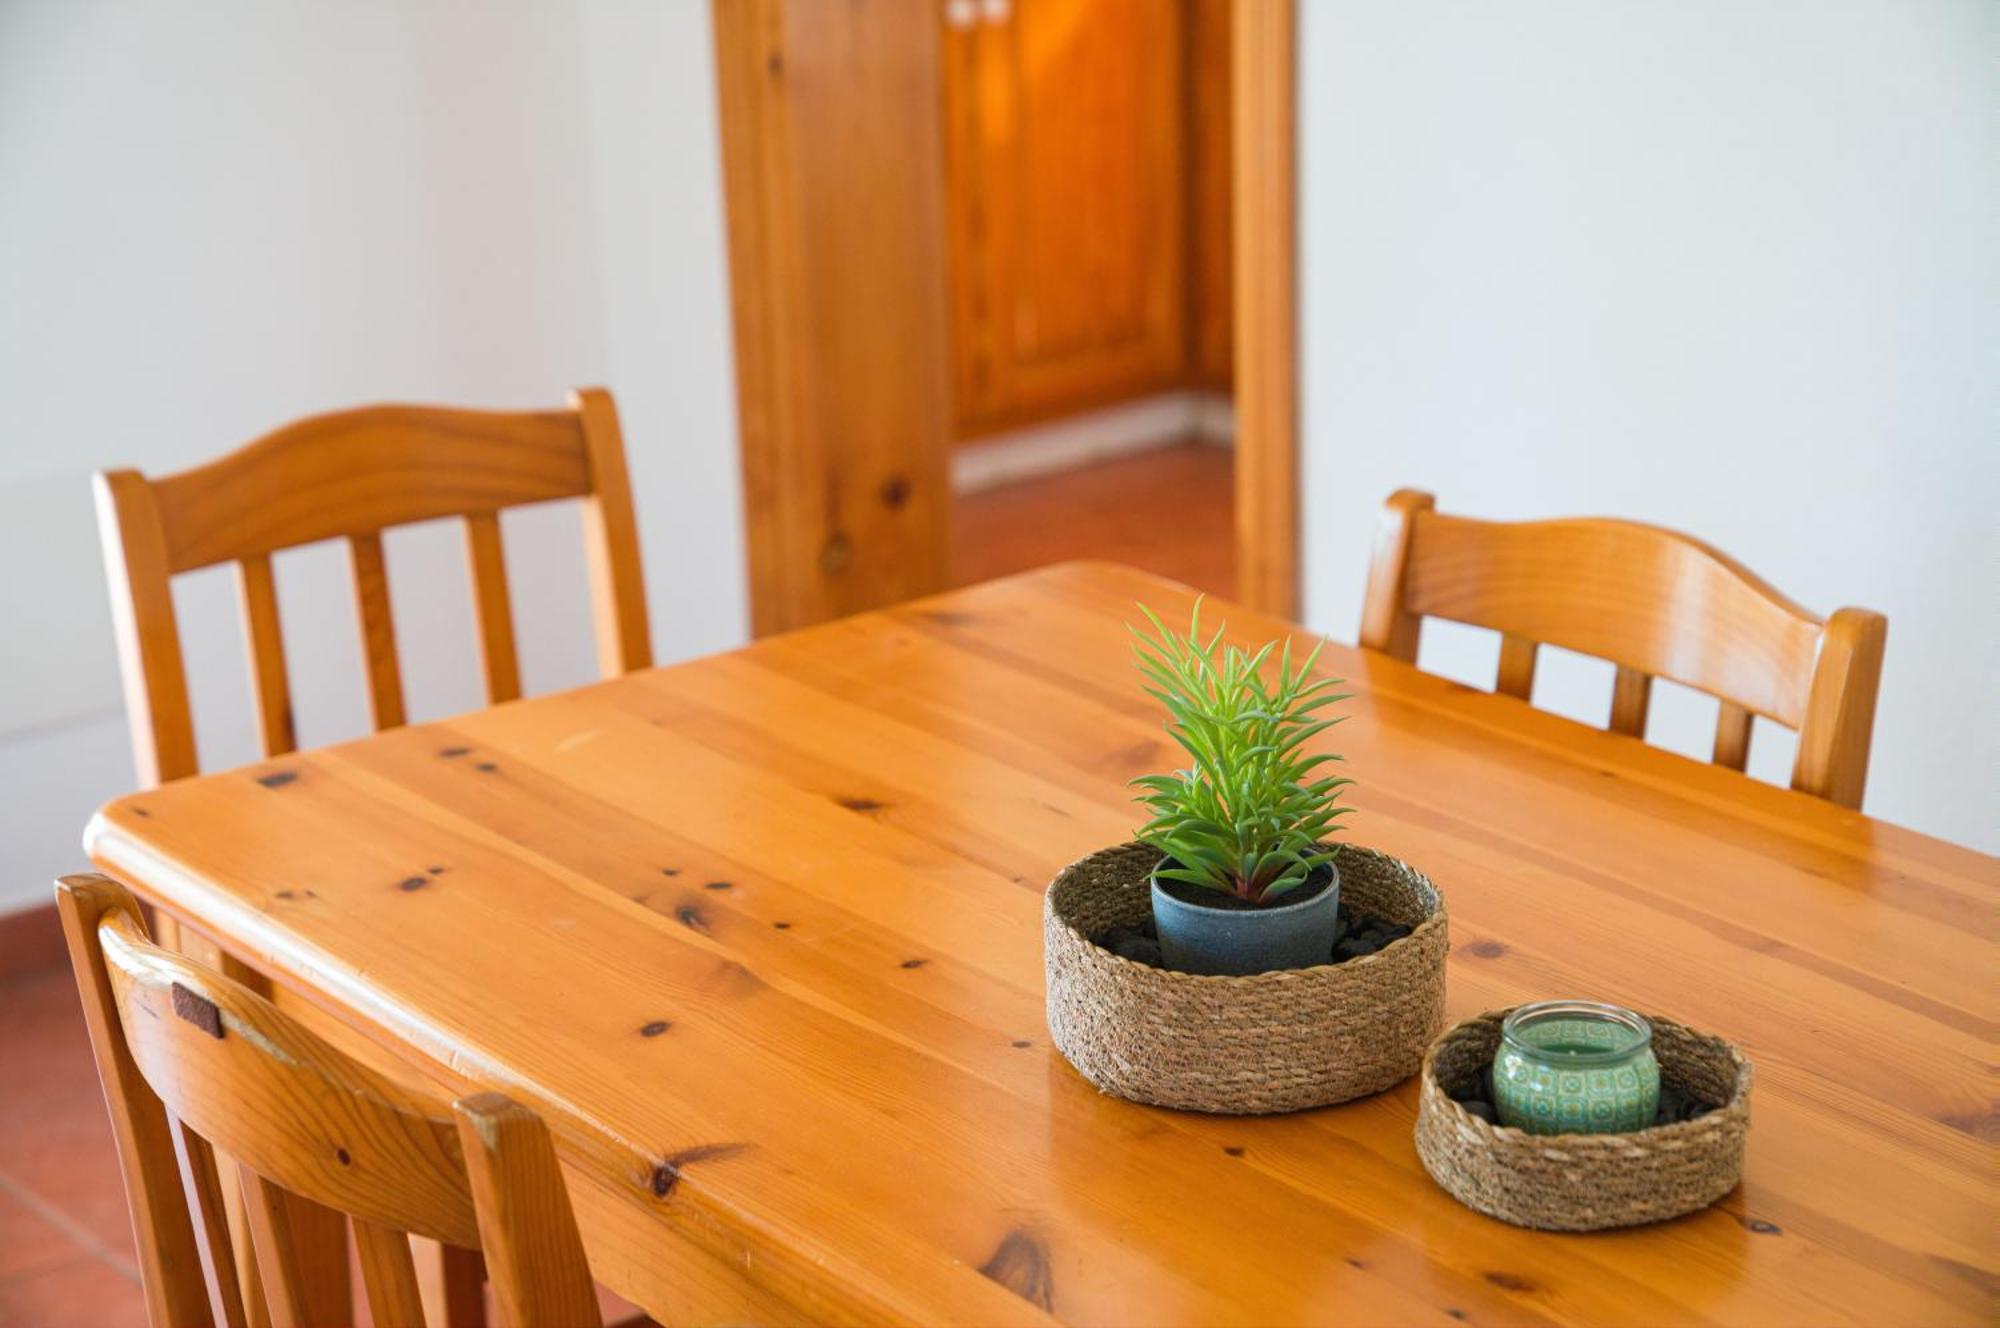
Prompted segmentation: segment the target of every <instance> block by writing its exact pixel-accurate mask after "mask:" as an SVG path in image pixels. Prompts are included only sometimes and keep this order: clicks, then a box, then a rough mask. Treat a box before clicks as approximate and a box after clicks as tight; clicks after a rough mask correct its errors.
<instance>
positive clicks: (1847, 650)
mask: <svg viewBox="0 0 2000 1328" xmlns="http://www.w3.org/2000/svg"><path fill="white" fill-rule="evenodd" d="M1436 505H1437V500H1436V499H1435V498H1434V497H1433V496H1432V495H1430V494H1428V493H1424V492H1421V491H1419V490H1416V489H1403V490H1400V491H1398V492H1397V493H1395V494H1393V495H1392V496H1391V497H1390V498H1389V501H1388V503H1387V505H1386V506H1385V507H1384V509H1383V513H1382V522H1381V526H1380V530H1379V533H1378V534H1377V536H1376V541H1375V555H1374V561H1373V563H1372V565H1371V566H1370V568H1369V572H1368V594H1367V600H1366V604H1365V606H1364V607H1363V609H1362V615H1361V644H1362V645H1363V646H1365V647H1368V648H1370V649H1373V650H1380V651H1383V652H1384V653H1386V654H1389V655H1393V656H1395V657H1396V658H1397V659H1402V660H1408V661H1411V662H1414V661H1415V660H1416V657H1417V638H1418V634H1419V631H1420V629H1421V626H1422V620H1423V619H1424V618H1426V617H1432V618H1448V619H1451V620H1452V621H1455V622H1463V623H1472V624H1474V625H1476V626H1479V627H1490V628H1494V629H1497V630H1498V631H1499V632H1500V633H1501V644H1500V675H1499V680H1498V684H1497V687H1496V690H1498V691H1501V692H1504V693H1506V694H1507V695H1509V696H1517V697H1520V698H1521V699H1522V700H1527V699H1528V696H1529V692H1530V691H1531V689H1532V688H1533V685H1534V680H1535V652H1536V649H1537V647H1538V646H1539V645H1541V644H1548V645H1554V646H1560V647H1562V648H1564V649H1567V650H1575V651H1579V652H1581V653H1583V654H1586V655H1593V656H1596V657H1597V658H1599V659H1606V660H1610V661H1611V662H1612V663H1613V664H1616V665H1617V666H1618V673H1617V681H1616V683H1615V684H1614V686H1613V691H1612V697H1611V724H1610V727H1611V728H1612V730H1613V731H1615V732H1618V733H1627V734H1631V735H1632V736H1634V737H1639V738H1643V737H1644V736H1645V733H1646V711H1647V704H1648V701H1649V699H1650V697H1651V689H1652V684H1653V679H1654V678H1656V677H1659V678H1668V679H1671V680H1673V681H1674V682H1678V683H1683V684H1685V685H1687V686H1689V687H1693V688H1696V689H1698V690H1700V691H1704V692H1707V693H1709V694H1710V695H1712V696H1715V697H1717V698H1718V699H1720V701H1721V702H1722V712H1721V717H1720V718H1719V719H1718V720H1717V722H1716V730H1715V762H1716V764H1718V765H1724V766H1728V767H1729V768H1730V769H1732V770H1741V769H1743V768H1744V765H1745V763H1746V762H1747V761H1748V760H1749V755H1750V726H1751V720H1752V717H1753V716H1757V715H1762V716H1764V717H1765V718H1766V719H1772V720H1776V721H1777V722H1778V723H1780V724H1783V725H1785V726H1786V727H1788V728H1794V729H1797V730H1798V733H1799V749H1798V759H1797V760H1796V761H1795V762H1793V765H1792V787H1793V788H1795V789H1799V790H1802V791H1803V792H1806V793H1811V794H1814V795H1816V796H1818V797H1822V798H1825V799H1827V800H1829V801H1831V802H1834V803H1837V804H1839V805H1840V806H1843V807H1854V808H1858V807H1860V805H1861V793H1862V789H1863V787H1864V786H1865V785H1866V783H1867V781H1868V747H1869V742H1870V740H1871V738H1872V736H1873V733H1874V728H1875V696H1876V691H1877V689H1878V687H1879V685H1880V683H1881V678H1882V648H1883V643H1884V640H1885V638H1886V637H1887V634H1888V626H1889V625H1888V620H1887V619H1886V618H1884V617H1883V616H1882V615H1881V614H1879V613H1873V612H1870V611H1869V610H1867V609H1839V610H1836V611H1835V613H1834V614H1833V616H1832V617H1830V618H1827V619H1824V620H1822V619H1820V618H1818V617H1816V616H1814V615H1813V614H1812V613H1810V612H1808V611H1807V610H1805V609H1803V608H1801V607H1800V606H1799V605H1797V604H1794V603H1793V602H1792V601H1791V600H1789V599H1787V598H1785V597H1784V596H1783V595H1781V594H1779V593H1778V592H1777V591H1776V590H1775V589H1773V588H1772V587H1771V586H1770V585H1769V584H1767V583H1766V582H1764V581H1763V580H1761V579H1759V578H1758V577H1757V576H1756V575H1755V574H1754V573H1752V572H1751V571H1750V570H1749V569H1748V568H1746V567H1744V566H1743V565H1742V564H1740V563H1738V562H1736V561H1735V560H1734V559H1732V558H1730V557H1729V556H1727V555H1726V554H1723V553H1721V552H1719V551H1717V550H1715V549H1712V548H1710V547H1709V546H1708V545H1706V544H1703V543H1702V542H1700V541H1699V540H1695V539H1690V538H1689V537H1688V536H1686V535H1681V534H1677V533H1675V532H1674V531H1671V530H1662V529H1660V528H1658V527H1656V526H1646V525H1640V524H1638V523H1637V522H1631V521H1614V520H1607V519H1600V518H1580V519H1573V520H1562V521H1523V522H1495V521H1479V520H1474V519H1472V518H1470V517H1461V516H1447V515H1445V514H1443V513H1441V512H1438V511H1437V510H1435V509H1436Z"/></svg>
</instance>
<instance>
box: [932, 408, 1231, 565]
mask: <svg viewBox="0 0 2000 1328" xmlns="http://www.w3.org/2000/svg"><path fill="white" fill-rule="evenodd" d="M1234 466H1235V453H1234V452H1233V451H1232V450H1231V449H1229V448H1224V447H1211V446H1209V445H1207V444H1203V443H1185V444H1178V445H1176V446H1172V447H1163V448H1158V449H1155V450H1154V451H1150V452H1141V453H1139V454H1137V455H1136V456H1127V457H1119V458H1116V459H1115V460H1111V461H1100V462H1095V463H1093V464H1091V465H1087V466H1080V467H1078V468H1076V469H1074V470H1067V471H1062V472H1060V473H1058V474H1054V475H1045V476H1042V477H1040V478H1037V479H1031V480H1024V481H1022V482H1020V483H1018V484H1009V485H1005V486H1002V487H1000V488H994V489H987V490H984V491H982V492H979V493H970V494H965V495H963V496H961V497H960V498H958V499H957V500H956V501H955V502H954V503H953V505H952V529H951V537H952V569H951V570H952V583H953V584H954V585H961V586H963V585H971V584H973V583H975V582H979V581H987V580H991V579H992V578H994V577H996V576H1006V575H1008V574H1010V573H1013V572H1024V571H1026V570H1028V569H1029V568H1031V567H1041V566H1044V565H1046V564H1048V563H1058V562H1066V561H1068V560H1070V559H1072V558H1100V559H1105V560H1107V561H1110V562H1117V563H1126V564H1128V565H1130V566H1132V567H1137V568H1141V569H1143V570H1144V571H1148V572H1157V573H1159V574H1160V575H1161V576H1169V577H1172V578H1174V579H1175V580H1177V581H1185V582H1187V583H1188V584H1189V585H1191V586H1194V587H1196V588H1197V589H1201V590H1206V591H1210V592H1212V593H1214V594H1217V595H1223V596H1227V595H1229V594H1231V593H1232V592H1233V591H1234V589H1235V585H1236V575H1235V571H1236V530H1235V519H1236V517H1235V506H1234V503H1235V497H1234V494H1235V474H1234Z"/></svg>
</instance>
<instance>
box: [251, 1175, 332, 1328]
mask: <svg viewBox="0 0 2000 1328" xmlns="http://www.w3.org/2000/svg"><path fill="white" fill-rule="evenodd" d="M236 1171H237V1175H238V1176H239V1177H240V1178H241V1179H242V1182H243V1214H244V1217H245V1219H246V1220H247V1221H248V1223H249V1225H250V1246H251V1248H252V1249H254V1250H255V1251H256V1252H257V1272H258V1274H259V1277H260V1278H261V1280H262V1281H263V1283H264V1303H265V1305H267V1306H268V1307H269V1308H270V1311H271V1325H272V1328H316V1325H317V1323H318V1322H319V1320H316V1319H315V1318H314V1317H313V1312H312V1301H311V1298H310V1297H309V1296H308V1295H307V1293H306V1287H305V1279H304V1278H303V1277H302V1276H301V1274H300V1271H299V1260H298V1252H297V1250H296V1249H294V1248H293V1245H292V1214H291V1209H290V1208H289V1206H288V1205H287V1204H286V1202H285V1200H286V1194H285V1192H284V1191H283V1190H282V1189H280V1188H279V1187H278V1186H276V1185H273V1184H272V1183H271V1182H270V1181H268V1180H265V1179H264V1178H263V1177H262V1176H260V1175H258V1174H257V1173H256V1172H254V1171H252V1170H250V1168H248V1167H246V1166H242V1165H240V1164H239V1165H238V1166H237V1168H236Z"/></svg>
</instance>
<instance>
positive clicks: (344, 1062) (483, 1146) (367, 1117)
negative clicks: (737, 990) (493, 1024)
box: [56, 875, 599, 1328]
mask: <svg viewBox="0 0 2000 1328" xmlns="http://www.w3.org/2000/svg"><path fill="white" fill-rule="evenodd" d="M56 896H57V904H58V906H59V909H60V912H61V914H62V920H63V927H64V931H65V933H66V936H67V939H68V942H69V949H70V960H71V963H72V964H73V966H74V967H75V970H76V979H77V987H78V990H79V992H80V993H81V995H82V997H83V1007H84V1013H85V1016H86V1019H87V1022H88V1024H89V1027H90V1037H91V1042H92V1045H93V1049H94V1050H95V1052H96V1056H97V1066H98V1073H99V1076H100V1077H101V1078H102V1080H103V1084H104V1096H105V1100H106V1102H107V1104H108V1105H109V1106H110V1109H111V1116H112V1122H113V1126H114V1132H115V1134H116V1137H117V1142H118V1149H119V1155H120V1156H119V1160H120V1163H121V1164H122V1166H123V1169H124V1173H125V1187H126V1192H127V1197H128V1198H129V1199H130V1201H131V1205H132V1212H133V1225H134V1228H135V1234H136V1235H137V1237H138V1244H139V1261H140V1266H141V1270H142V1274H143V1280H144V1283H145V1289H146V1297H147V1305H148V1309H149V1311H150V1312H151V1316H152V1321H153V1322H154V1323H156V1324H162V1325H167V1324H171V1325H175V1328H180V1325H194V1324H206V1325H221V1326H226V1328H237V1326H238V1325H241V1324H243V1323H244V1322H245V1320H246V1317H247V1316H250V1315H254V1313H255V1309H256V1307H255V1306H251V1307H250V1308H249V1309H248V1310H246V1307H245V1301H244V1299H243V1297H242V1295H241V1292H240V1289H239V1284H238V1277H237V1263H236V1260H235V1257H234V1252H233V1248H232V1235H231V1231H230V1228H229V1223H228V1221H227V1218H226V1216H225V1204H224V1194H223V1184H224V1180H223V1176H224V1174H225V1173H223V1172H221V1171H218V1168H217V1166H216V1151H217V1150H220V1151H221V1152H222V1153H225V1154H227V1155H228V1156H229V1157H230V1158H233V1159H234V1160H235V1163H236V1166H235V1171H236V1174H237V1176H238V1177H240V1183H241V1185H242V1188H243V1199H244V1205H243V1211H244V1214H245V1218H246V1221H245V1223H244V1225H245V1226H246V1227H247V1228H248V1230H247V1233H245V1234H246V1235H247V1239H248V1240H249V1242H250V1244H251V1246H252V1248H253V1251H254V1253H255V1258H256V1263H255V1266H256V1270H257V1272H258V1274H259V1277H258V1279H257V1280H258V1281H259V1282H260V1283H261V1285H262V1288H263V1293H264V1296H265V1298H266V1299H265V1302H264V1304H265V1306H266V1307H267V1308H268V1311H269V1321H270V1322H271V1323H272V1324H274V1325H277V1328H285V1326H286V1325H293V1324H305V1323H307V1322H308V1321H309V1320H310V1319H311V1317H312V1314H311V1311H310V1308H309V1304H308V1300H307V1294H306V1286H305V1272H304V1270H302V1269H301V1267H300V1266H299V1259H298V1256H297V1252H296V1251H295V1250H294V1248H293V1243H292V1226H291V1224H292V1221H293V1220H294V1217H295V1215H296V1214H297V1212H298V1209H299V1206H301V1205H304V1206H306V1207H307V1208H308V1209H310V1207H311V1206H313V1205H317V1206H319V1207H320V1208H324V1209H327V1210H331V1211H332V1212H334V1213H339V1214H344V1215H345V1216H346V1217H347V1219H348V1221H349V1223H350V1224H351V1225H352V1227H353V1231H354V1243H355V1248H356V1250H357V1251H358V1253H359V1256H360V1257H359V1263H360V1266H361V1273H362V1285H363V1288H364V1290H365V1291H366V1294H367V1297H368V1302H369V1308H370V1310H371V1312H372V1314H373V1316H374V1321H375V1322H376V1323H378V1324H411V1323H417V1324H420V1323H422V1322H423V1305H422V1301H421V1299H420V1297H419V1296H418V1291H417V1280H416V1273H415V1269H414V1265H413V1263H412V1259H411V1254H410V1244H409V1239H408V1237H409V1236H410V1235H412V1234H414V1235H419V1236H425V1237H429V1238H430V1239H433V1240H439V1241H444V1242H446V1243H448V1244H451V1245H455V1246H459V1247H464V1248H479V1249H483V1250H484V1252H485V1256H486V1267H487V1274H488V1277H489V1278H490V1280H491V1282H492V1285H493V1290H494V1299H495V1303H496V1306H497V1308H498V1310H499V1313H500V1318H501V1321H502V1322H503V1323H506V1324H554V1323H560V1324H586V1323H588V1324H595V1323H598V1322H599V1317H598V1309H597V1298H596V1292H595V1289H594V1286H593V1283H592V1281H591V1278H590V1270H589V1267H588V1265H587V1264H586V1263H585V1260H584V1252H583V1245H582V1242H581V1240H580V1239H579V1238H578V1236H577V1231H576V1223H575V1219H574V1217H573V1215H572V1213H571V1210H570V1204H569V1197H568V1194H567V1192H566V1190H565V1188H564V1186H563V1179H562V1171H561V1169H560V1167H559V1166H558V1164H557V1162H556V1156H555V1151H554V1149H553V1147H552V1146H551V1144H550V1141H549V1135H548V1131H547V1129H546V1128H544V1126H543V1125H542V1123H541V1121H540V1119H539V1118H538V1117H536V1116H535V1115H534V1114H533V1113H531V1112H529V1111H527V1110H526V1109H524V1108H522V1107H520V1106H518V1105H516V1104H515V1103H513V1102H510V1101H509V1100H508V1099H506V1098H504V1097H501V1096H500V1095H498V1094H494V1093H487V1094H481V1095H479V1096H476V1097H470V1098H466V1099H463V1100H461V1101H459V1102H456V1103H454V1104H452V1105H451V1106H450V1107H449V1108H446V1107H445V1106H444V1105H443V1104H442V1103H433V1102H429V1101H426V1100H423V1099H421V1098H419V1097H417V1096H415V1095H414V1094H412V1093H411V1092H409V1091H407V1090H405V1089H403V1088H400V1087H398V1086H397V1085H395V1084H393V1083H391V1082H390V1081H388V1080H386V1079H384V1078H382V1077H381V1076H379V1075H377V1074H375V1073H374V1072H373V1071H370V1070H368V1069H367V1068H365V1067H364V1066H362V1065H360V1064H359V1063H357V1062H355V1061H353V1060H351V1059H349V1058H348V1057H347V1056H345V1055H343V1054H342V1053H341V1052H339V1051H337V1050H335V1049H334V1048H333V1047H331V1046H329V1045H328V1044H327V1043H325V1042H323V1041H321V1040H320V1039H319V1038H318V1037H316V1036H315V1035H314V1034H312V1033H311V1032H309V1031H307V1030H306V1029H305V1028H304V1027H302V1026H301V1025H299V1024H297V1023H296V1022H294V1021H293V1020H292V1019H291V1018H289V1017H288V1016H286V1015H285V1014H284V1013H282V1012H281V1011H279V1010H278V1009H276V1008H275V1007H274V1006H272V1005H271V1004H270V1003H269V1002H268V1001H266V1000H264V999H263V998H262V997H261V996H258V995H257V994H256V993H255V992H253V991H251V990H250V989H249V988H247V987H245V986H243V985H241V984H240V983H237V982H234V981H232V980H230V979H229V978H226V977H224V976H222V975H221V974H219V973H216V972H214V971H212V970H210V969H207V968H204V967H202V966H200V965H198V964H194V963H192V962H190V961H189V960H187V959H186V958H184V957H183V956H181V955H178V954H175V953H174V952H172V951H170V950H164V949H161V948H160V947H158V946H156V945H154V944H153V943H152V942H151V941H150V940H149V939H148V937H147V935H146V929H145V923H144V922H143V921H142V920H141V918H140V916H139V910H138V905H137V904H136V903H135V902H134V900H133V899H132V896H131V895H130V894H128V893H127V892H126V891H125V889H124V888H123V887H122V886H119V885H118V884H116V883H115V882H113V881H111V880H109V879H107V878H105V877H103V876H97V875H81V876H68V877H64V878H63V879H62V880H61V881H60V882H59V883H58V885H57V887H56Z"/></svg>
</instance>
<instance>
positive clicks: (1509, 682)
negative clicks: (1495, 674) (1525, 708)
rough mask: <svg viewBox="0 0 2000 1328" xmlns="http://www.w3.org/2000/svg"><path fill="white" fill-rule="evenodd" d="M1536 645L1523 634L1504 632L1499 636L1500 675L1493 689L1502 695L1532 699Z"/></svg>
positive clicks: (1526, 699)
mask: <svg viewBox="0 0 2000 1328" xmlns="http://www.w3.org/2000/svg"><path fill="white" fill-rule="evenodd" d="M1535 651H1536V646H1535V643H1534V642H1533V641H1530V640H1529V639H1528V638H1527V637H1525V636H1517V635H1516V634H1515V633H1513V632H1504V633H1502V634H1501V636H1500V676H1499V678H1498V680H1496V681H1495V682H1494V684H1493V690H1494V691H1496V692H1499V693H1500V694H1501V695H1502V696H1518V697H1520V698H1521V699H1522V700H1523V701H1528V700H1532V699H1533V698H1534V691H1535Z"/></svg>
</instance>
